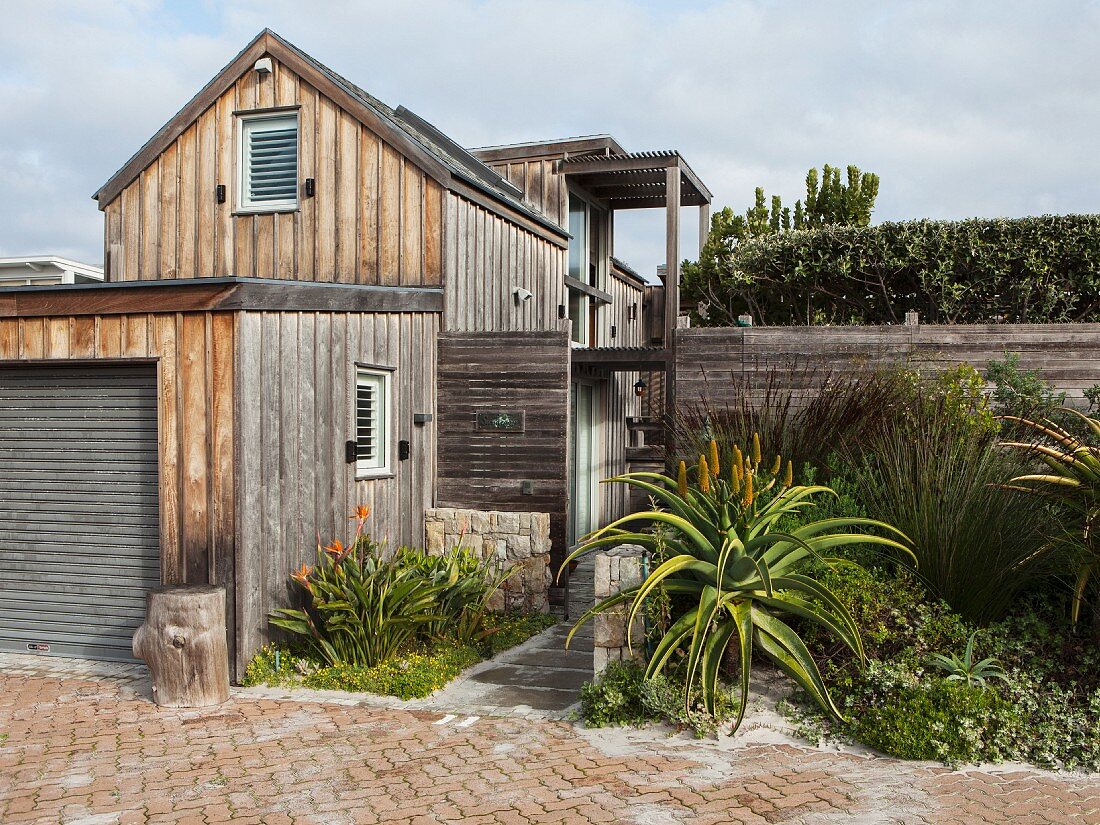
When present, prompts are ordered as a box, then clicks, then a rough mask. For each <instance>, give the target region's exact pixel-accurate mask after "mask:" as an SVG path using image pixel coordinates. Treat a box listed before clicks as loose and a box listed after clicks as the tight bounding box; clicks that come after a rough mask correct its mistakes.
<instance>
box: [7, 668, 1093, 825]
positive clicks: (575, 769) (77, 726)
mask: <svg viewBox="0 0 1100 825" xmlns="http://www.w3.org/2000/svg"><path fill="white" fill-rule="evenodd" d="M116 673H117V672H116ZM121 673H122V678H118V676H117V675H116V674H112V672H111V671H110V670H109V669H105V668H87V669H85V670H83V671H81V672H76V673H71V672H70V673H66V672H64V671H63V670H61V669H60V668H58V667H56V666H53V667H52V668H46V669H38V670H36V669H35V668H34V667H31V666H27V667H19V668H17V669H15V670H9V671H8V672H6V673H0V733H4V734H7V737H6V739H4V740H3V741H2V742H0V822H3V823H5V824H7V823H11V825H22V823H57V822H65V823H67V822H81V821H85V822H96V823H100V822H103V823H107V822H111V823H144V822H157V823H196V824H197V823H216V822H229V821H232V822H234V823H240V824H241V825H245V824H246V823H263V825H277V823H372V822H404V823H417V824H418V825H419V824H420V823H424V825H426V824H427V823H438V822H453V821H462V822H470V823H477V822H485V823H521V822H607V823H611V822H614V823H673V824H674V823H689V822H690V823H693V824H694V823H701V824H703V825H705V823H712V822H713V823H718V822H723V823H728V822H743V823H778V822H782V823H822V825H824V823H835V822H843V821H848V820H851V821H860V822H898V823H914V825H915V824H916V823H936V825H939V823H947V822H967V823H976V822H1013V823H1023V822H1035V823H1040V825H1049V824H1050V823H1061V822H1075V823H1086V825H1087V824H1088V823H1093V824H1094V825H1097V824H1100V777H1096V776H1092V777H1079V776H1073V775H1055V774H1049V773H1044V772H1041V771H1027V770H1024V771H1020V770H1013V771H1011V772H1001V773H994V772H990V771H988V770H976V769H975V770H967V771H961V772H952V771H948V770H946V769H944V768H942V767H939V766H932V765H926V764H917V763H907V762H902V761H899V760H893V759H885V758H869V757H866V756H859V755H854V754H848V753H837V752H832V751H823V750H818V749H814V748H809V747H805V748H802V747H794V746H791V745H774V744H772V745H769V744H756V745H751V746H745V747H742V748H740V749H732V748H728V747H727V748H725V749H720V748H717V746H709V745H707V744H706V743H702V744H700V743H695V742H691V741H688V740H686V739H684V738H683V737H673V738H666V739H662V738H661V737H660V736H650V737H649V738H648V739H646V738H644V737H641V738H638V739H636V740H634V739H629V740H627V741H625V743H624V740H623V738H622V737H619V738H616V737H615V736H614V735H611V736H607V735H603V736H602V737H601V735H599V734H593V733H592V732H587V731H586V732H582V731H580V730H579V729H577V728H575V727H574V726H573V725H571V724H569V723H566V722H561V721H548V720H540V719H525V718H517V717H491V716H490V717H484V718H481V719H479V720H477V721H476V722H475V723H473V724H472V725H471V726H469V727H467V728H462V729H459V728H456V727H455V724H456V723H457V722H460V721H462V719H463V718H464V717H461V716H460V717H459V718H457V719H455V720H452V721H451V722H450V723H448V724H445V725H435V724H433V723H435V722H437V721H438V720H439V714H436V713H429V712H426V711H418V710H410V709H407V708H384V707H379V706H377V703H373V702H372V703H370V704H362V705H357V704H355V703H352V702H348V701H347V700H346V698H345V699H342V700H340V701H339V702H336V703H325V702H318V701H311V702H300V701H288V700H286V699H279V700H275V699H270V698H264V697H261V696H255V695H249V694H246V693H237V694H235V695H234V697H233V699H231V700H230V702H229V703H228V704H226V705H224V706H222V707H219V708H214V709H211V710H203V711H195V710H186V711H176V710H166V709H161V708H157V707H156V706H155V705H153V704H152V703H151V702H150V701H149V700H148V698H147V696H146V695H145V694H144V690H143V687H142V685H141V679H140V674H139V672H137V671H133V672H131V671H126V670H123V671H121ZM135 674H138V675H135ZM469 715H478V714H474V713H472V712H471V713H470V714H469Z"/></svg>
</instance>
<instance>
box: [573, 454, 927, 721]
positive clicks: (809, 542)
mask: <svg viewBox="0 0 1100 825" xmlns="http://www.w3.org/2000/svg"><path fill="white" fill-rule="evenodd" d="M708 453H709V454H708V455H704V456H700V458H699V464H698V469H697V470H696V471H695V472H694V475H695V478H694V483H691V484H689V481H688V476H689V473H688V468H687V466H686V465H685V463H684V462H681V463H680V467H679V472H678V474H677V478H672V477H670V476H667V475H664V474H661V473H627V474H625V475H621V476H616V477H615V478H611V479H608V480H607V482H605V483H618V484H628V485H631V486H633V487H637V488H639V489H641V490H643V491H644V492H645V493H647V494H648V495H649V496H650V497H651V499H652V500H654V501H656V502H659V503H660V504H659V509H653V510H650V511H647V512H639V513H633V514H631V515H628V516H626V517H625V518H621V519H619V520H617V521H615V522H613V523H612V524H609V525H608V526H606V527H604V528H603V529H601V530H597V531H595V532H594V533H592V534H590V535H589V536H587V537H586V539H585V541H584V542H583V544H582V545H581V546H580V547H578V548H577V549H576V550H575V551H574V552H573V553H572V554H571V555H570V556H569V558H568V559H566V562H565V564H568V563H569V562H571V561H573V560H574V559H576V558H578V557H579V556H581V555H583V554H585V553H589V552H592V551H594V550H597V549H599V548H601V547H609V546H613V545H619V544H637V545H641V546H643V547H645V548H647V549H648V550H649V551H650V552H651V553H653V554H660V555H661V556H663V557H664V560H663V561H660V563H659V564H657V565H656V566H655V568H654V569H653V570H652V571H651V572H650V573H649V575H648V576H647V577H646V579H645V580H644V581H643V582H642V583H641V584H639V585H637V586H636V587H631V588H628V589H626V590H623V591H622V592H620V593H618V594H616V595H613V596H611V597H610V598H608V599H604V600H603V601H601V602H600V603H599V604H597V605H595V606H594V607H593V608H592V609H591V610H589V611H587V612H586V613H585V614H584V615H583V616H581V618H580V619H579V620H578V621H577V623H576V625H575V626H574V627H573V629H572V630H571V632H570V638H572V635H573V634H574V633H576V631H577V629H578V628H579V627H580V626H581V625H583V624H584V623H585V622H587V621H588V620H589V619H591V618H592V617H594V616H595V615H596V614H598V613H600V612H603V611H608V610H613V609H615V608H617V607H619V606H620V605H625V604H629V605H630V609H629V615H628V619H627V627H628V628H631V627H632V626H633V624H634V619H635V617H636V616H637V615H638V612H639V610H641V609H642V606H643V604H644V603H645V602H646V600H647V599H649V598H651V597H654V596H656V595H657V594H658V593H660V592H662V591H663V593H664V594H667V595H668V596H669V597H671V602H672V604H674V605H684V604H686V605H687V607H685V608H684V609H683V610H682V611H681V612H679V613H674V614H673V616H672V617H671V621H670V624H669V626H668V629H667V631H666V632H665V633H664V635H663V637H662V638H661V639H660V640H659V641H658V642H657V643H656V646H655V649H654V651H653V653H652V655H651V657H650V659H649V662H648V665H647V668H646V677H647V678H652V677H653V676H656V675H657V674H659V673H661V672H662V670H663V669H664V668H665V667H666V666H667V665H668V664H669V662H670V660H671V659H672V658H673V656H674V655H675V654H676V652H677V651H678V650H681V649H685V650H686V654H685V661H686V669H687V679H686V681H685V696H684V701H685V705H687V704H688V703H689V702H690V697H691V693H692V688H693V686H695V685H696V684H699V685H700V687H701V691H700V693H701V695H702V698H703V704H704V707H705V708H706V710H707V711H708V712H710V713H711V714H713V713H714V710H715V706H716V697H717V694H718V676H719V670H720V668H721V664H722V661H723V658H724V656H725V655H726V651H727V649H728V648H729V647H730V645H732V644H733V643H734V640H736V645H737V646H736V651H737V655H738V658H739V661H740V668H739V669H740V691H741V706H740V710H739V712H738V715H737V718H736V720H735V721H734V724H733V731H736V730H737V728H738V727H740V725H741V722H742V720H743V719H744V715H745V708H746V706H747V700H748V693H749V685H750V678H751V668H752V659H753V653H754V651H757V650H758V651H760V652H762V653H763V654H764V655H765V656H766V657H767V658H768V659H770V660H771V661H772V662H774V663H775V664H776V665H777V666H778V667H779V668H780V669H781V670H783V671H784V672H785V673H787V674H788V675H789V676H790V677H791V678H792V679H794V681H795V682H796V683H797V684H798V685H799V686H800V687H802V688H803V689H804V690H805V691H806V692H807V693H808V694H809V695H810V696H811V697H813V699H814V700H815V701H816V702H817V703H818V704H819V705H820V706H821V707H822V709H823V710H824V711H825V712H826V713H828V714H830V715H832V716H834V717H836V718H838V719H840V718H842V716H841V713H840V710H839V709H838V708H837V707H836V705H835V704H834V703H833V701H832V698H831V697H830V695H829V691H828V688H827V686H826V685H825V682H824V680H823V679H822V676H821V672H820V670H819V669H818V666H817V664H816V663H815V662H814V660H813V658H812V657H811V656H810V653H809V651H808V650H807V648H806V645H805V643H804V642H803V641H802V639H801V638H800V637H799V635H798V633H797V632H796V631H795V630H794V629H793V628H792V627H791V626H790V625H789V624H788V623H787V621H785V619H786V618H788V617H796V618H799V619H802V620H805V621H809V622H813V623H816V624H818V625H820V626H822V627H824V628H825V629H826V630H828V631H830V632H831V633H833V634H834V635H835V636H837V637H838V638H839V639H840V640H842V641H843V642H844V644H846V645H847V646H848V647H849V648H851V649H852V651H853V652H855V653H856V654H857V655H858V656H859V658H860V660H861V661H864V654H863V643H862V641H861V639H860V634H859V628H858V627H857V626H856V623H855V621H854V620H853V619H852V616H851V614H850V613H849V612H848V610H847V609H846V608H845V607H844V606H843V604H841V602H840V601H839V600H838V599H837V597H836V596H835V595H834V594H833V593H832V592H831V591H830V590H829V589H828V588H827V587H825V586H824V585H823V584H821V582H820V581H818V580H817V579H816V578H815V577H814V575H813V569H814V566H815V563H823V564H826V565H837V564H852V562H847V561H842V560H840V559H836V558H832V557H829V556H828V555H827V554H828V552H829V551H831V550H833V549H834V548H836V547H841V546H843V545H846V544H856V543H858V544H877V545H880V546H884V547H888V548H891V549H892V550H894V551H899V552H901V553H903V554H906V555H908V556H909V557H912V553H911V552H910V550H909V548H908V546H907V545H908V540H907V539H906V537H905V536H904V535H903V534H902V533H901V532H900V531H899V530H896V529H895V528H893V527H891V526H890V525H888V524H885V523H883V522H881V521H876V520H873V519H867V518H830V519H823V520H819V521H813V522H802V523H799V522H800V521H801V514H802V511H803V510H804V509H805V508H807V507H810V506H811V505H812V503H813V499H814V497H815V496H819V495H829V494H833V495H835V494H834V493H833V491H832V490H830V489H829V488H828V487H824V486H819V485H816V486H802V485H798V486H796V485H794V483H793V468H792V466H791V462H790V461H788V462H787V463H786V465H785V469H784V465H783V462H782V459H781V457H780V456H778V455H777V456H776V457H775V460H774V461H773V462H772V463H771V466H770V467H768V466H766V465H764V464H763V463H762V456H761V449H760V439H759V436H758V435H754V436H753V440H752V445H751V446H750V447H749V449H748V454H747V455H746V454H745V453H744V452H743V451H742V450H741V449H740V447H739V446H737V445H734V446H733V447H732V449H729V450H727V451H726V455H725V456H724V457H722V456H720V455H719V453H720V451H719V448H718V445H717V443H715V442H714V441H712V442H710V444H709V450H708ZM723 461H724V463H725V464H727V465H728V467H729V469H728V470H727V472H726V473H725V474H724V475H723V474H722V473H721V465H722V463H723ZM781 470H783V475H782V477H780V471H781ZM788 524H790V525H792V526H791V527H790V528H789V529H781V527H786V525H788ZM643 525H644V526H645V528H646V529H638V528H641V527H642V526H643ZM653 525H657V526H659V527H660V528H661V529H660V530H659V531H656V532H655V531H654V530H653V529H652V526H653ZM628 526H630V527H633V528H635V529H627V528H628ZM854 527H859V528H861V529H866V528H877V529H879V530H881V531H885V532H887V533H893V534H894V537H888V536H879V535H875V534H872V533H863V532H861V533H850V532H844V531H847V530H849V529H851V528H854ZM915 561H916V560H915V558H914V559H913V562H914V563H915ZM563 566H564V565H563ZM627 643H628V645H630V644H632V639H631V637H630V633H629V630H628V636H627ZM733 731H731V733H732V732H733Z"/></svg>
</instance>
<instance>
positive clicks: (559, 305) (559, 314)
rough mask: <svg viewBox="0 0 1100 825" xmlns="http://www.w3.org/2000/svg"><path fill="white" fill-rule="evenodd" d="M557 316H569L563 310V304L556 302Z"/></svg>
mask: <svg viewBox="0 0 1100 825" xmlns="http://www.w3.org/2000/svg"><path fill="white" fill-rule="evenodd" d="M558 317H559V318H568V317H569V315H568V314H567V313H566V311H565V304H558Z"/></svg>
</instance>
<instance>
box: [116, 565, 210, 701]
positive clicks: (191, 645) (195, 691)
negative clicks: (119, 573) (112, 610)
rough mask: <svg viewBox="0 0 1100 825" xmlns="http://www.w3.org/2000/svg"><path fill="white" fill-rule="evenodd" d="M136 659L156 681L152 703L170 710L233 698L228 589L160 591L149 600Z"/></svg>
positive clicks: (136, 643) (138, 634)
mask: <svg viewBox="0 0 1100 825" xmlns="http://www.w3.org/2000/svg"><path fill="white" fill-rule="evenodd" d="M134 655H135V656H137V657H138V658H139V659H143V660H144V661H145V664H147V665H148V666H149V672H150V673H151V674H152V676H153V701H154V702H156V703H157V704H158V705H161V706H162V707H167V708H201V707H207V706H210V705H220V704H221V703H222V702H224V701H225V700H227V699H228V698H229V653H228V651H227V649H226V641H225V588H224V587H211V586H205V585H204V586H189V587H161V588H158V589H156V590H152V591H150V592H149V594H148V595H147V596H146V597H145V624H143V625H142V626H141V627H139V628H138V629H137V632H136V633H135V634H134Z"/></svg>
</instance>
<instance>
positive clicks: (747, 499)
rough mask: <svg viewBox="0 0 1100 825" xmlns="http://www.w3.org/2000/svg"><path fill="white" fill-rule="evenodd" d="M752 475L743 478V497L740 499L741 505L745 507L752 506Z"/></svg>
mask: <svg viewBox="0 0 1100 825" xmlns="http://www.w3.org/2000/svg"><path fill="white" fill-rule="evenodd" d="M752 497H753V496H752V474H751V473H750V474H749V475H746V476H745V495H744V496H743V497H742V498H741V503H742V504H744V505H745V506H746V507H749V506H751V505H752Z"/></svg>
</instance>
